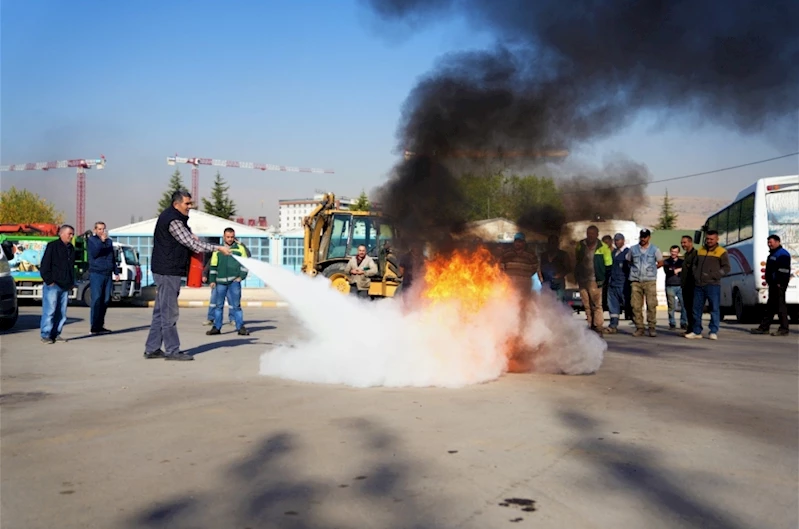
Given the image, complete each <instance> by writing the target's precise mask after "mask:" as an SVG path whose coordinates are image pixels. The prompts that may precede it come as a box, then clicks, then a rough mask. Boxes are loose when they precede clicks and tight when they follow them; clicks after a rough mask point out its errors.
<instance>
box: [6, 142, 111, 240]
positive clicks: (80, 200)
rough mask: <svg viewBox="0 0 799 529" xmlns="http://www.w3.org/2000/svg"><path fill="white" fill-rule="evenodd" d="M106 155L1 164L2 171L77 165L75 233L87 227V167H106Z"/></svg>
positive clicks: (47, 168)
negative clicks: (91, 157) (92, 157)
mask: <svg viewBox="0 0 799 529" xmlns="http://www.w3.org/2000/svg"><path fill="white" fill-rule="evenodd" d="M105 161H106V160H105V156H103V155H102V154H101V155H100V157H99V158H95V159H90V158H79V159H76V160H59V161H57V162H31V163H18V164H14V165H0V171H49V170H51V169H66V168H69V167H75V168H76V169H77V173H78V189H77V206H76V208H75V233H76V234H79V233H83V230H84V228H85V227H86V169H103V168H105Z"/></svg>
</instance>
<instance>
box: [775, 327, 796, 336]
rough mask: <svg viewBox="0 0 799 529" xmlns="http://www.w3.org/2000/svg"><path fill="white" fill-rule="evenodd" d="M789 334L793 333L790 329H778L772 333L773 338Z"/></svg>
mask: <svg viewBox="0 0 799 529" xmlns="http://www.w3.org/2000/svg"><path fill="white" fill-rule="evenodd" d="M789 334H791V333H790V331H789V330H788V329H777V330H776V331H774V332H773V333H771V335H772V336H788V335H789Z"/></svg>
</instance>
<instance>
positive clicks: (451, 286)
mask: <svg viewBox="0 0 799 529" xmlns="http://www.w3.org/2000/svg"><path fill="white" fill-rule="evenodd" d="M424 282H425V288H424V290H423V291H422V293H421V297H422V299H424V300H426V301H427V302H428V304H429V305H436V304H439V303H452V302H457V303H458V304H459V305H460V307H461V308H462V309H463V310H465V311H466V312H467V313H469V314H476V313H477V312H479V311H480V309H482V308H483V307H484V306H485V304H486V303H487V302H488V301H490V300H492V299H497V298H499V297H504V296H505V295H506V294H507V293H508V292H509V290H510V282H509V280H508V278H507V276H506V275H505V273H504V272H503V271H502V270H501V269H500V267H499V264H498V263H497V262H496V260H495V259H494V257H493V256H492V255H491V252H489V251H488V250H486V249H485V248H478V249H477V250H475V251H469V252H466V251H460V250H456V251H455V252H453V253H452V254H451V255H450V256H443V255H437V256H435V257H434V258H433V259H430V260H429V261H428V262H427V263H426V264H425V274H424Z"/></svg>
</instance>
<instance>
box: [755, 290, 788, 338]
mask: <svg viewBox="0 0 799 529" xmlns="http://www.w3.org/2000/svg"><path fill="white" fill-rule="evenodd" d="M785 290H786V289H784V288H780V287H778V286H777V285H769V286H768V303H767V304H766V313H765V314H764V315H763V321H762V322H761V323H760V328H761V329H763V330H764V331H767V330H768V328H769V327H771V322H772V321H773V320H774V314H778V315H779V317H780V329H784V330H786V331H787V330H788V305H787V304H786V303H785Z"/></svg>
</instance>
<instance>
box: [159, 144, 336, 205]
mask: <svg viewBox="0 0 799 529" xmlns="http://www.w3.org/2000/svg"><path fill="white" fill-rule="evenodd" d="M166 163H167V165H176V164H179V163H185V164H189V165H191V166H192V168H191V196H192V197H194V199H195V200H199V199H200V197H199V192H200V169H199V167H200V166H201V165H213V166H216V167H237V168H239V169H259V170H261V171H288V172H291V173H320V174H333V170H332V169H314V168H311V167H291V166H288V165H274V164H270V163H253V162H238V161H233V160H219V159H217V158H185V157H182V156H178V155H177V154H176V155H175V156H168V157H167V159H166Z"/></svg>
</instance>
